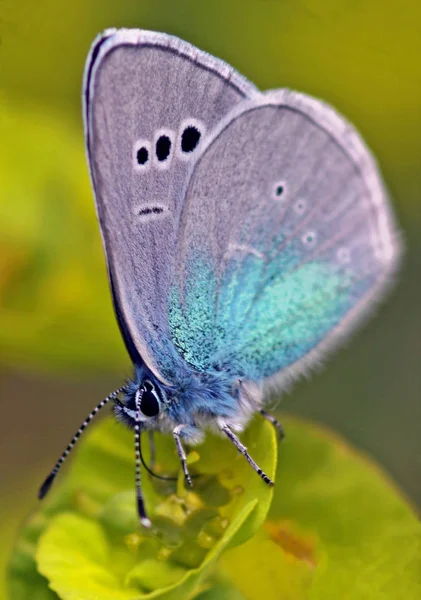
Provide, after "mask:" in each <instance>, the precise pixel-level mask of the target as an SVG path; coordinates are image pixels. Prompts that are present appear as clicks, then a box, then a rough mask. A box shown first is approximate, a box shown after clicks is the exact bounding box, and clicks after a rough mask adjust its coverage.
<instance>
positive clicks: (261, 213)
mask: <svg viewBox="0 0 421 600" xmlns="http://www.w3.org/2000/svg"><path fill="white" fill-rule="evenodd" d="M236 112H237V114H236V116H232V115H231V116H230V119H229V120H227V122H225V123H223V124H221V127H220V129H219V131H218V132H217V133H216V134H215V135H214V137H213V138H212V139H211V140H210V141H209V142H208V145H207V147H206V148H205V149H204V152H203V154H202V155H201V156H200V158H199V159H198V161H197V163H196V165H195V167H194V171H193V173H192V176H191V179H190V180H189V183H188V189H187V192H186V199H185V202H184V206H183V211H182V215H181V226H180V237H179V245H178V248H177V257H178V258H177V260H178V268H177V269H175V271H174V273H175V275H176V278H175V279H174V281H173V285H172V290H173V291H172V295H171V304H170V308H169V313H170V322H171V335H172V339H173V341H174V344H175V346H176V347H177V349H178V350H179V352H180V353H181V354H182V355H183V357H184V358H185V359H186V360H187V361H188V362H189V363H191V364H192V365H193V366H194V367H195V368H197V369H199V370H202V371H206V370H207V369H209V368H212V367H216V368H229V369H232V370H233V371H234V372H236V373H237V374H238V375H240V376H242V377H246V378H250V379H253V380H260V381H265V382H267V383H269V384H270V383H274V384H275V383H282V382H283V381H285V380H289V379H291V378H294V377H295V375H297V374H300V373H302V372H303V371H305V370H306V368H307V367H309V366H311V365H312V364H313V363H314V362H315V361H318V360H320V358H321V356H323V354H324V352H325V351H326V350H329V349H331V348H332V347H333V346H334V345H335V344H336V343H337V342H338V341H339V339H340V338H343V337H344V336H345V335H346V334H347V333H349V332H350V331H351V330H352V329H353V328H354V326H355V325H356V323H358V321H359V320H360V319H361V317H362V316H363V315H365V314H366V313H367V311H368V310H369V309H370V308H371V307H372V305H373V303H374V302H375V301H376V299H378V298H379V297H380V296H381V293H382V291H383V289H384V288H385V285H386V283H387V282H388V281H389V280H390V277H391V274H392V272H393V271H394V269H395V267H396V263H397V258H398V254H399V244H398V239H397V236H396V231H395V224H394V221H393V218H392V215H391V212H390V207H389V202H388V198H387V194H386V192H385V189H384V187H383V185H382V182H381V179H380V176H379V173H378V171H377V168H376V165H375V164H374V161H373V159H372V157H371V155H370V153H369V151H368V150H367V148H366V147H365V145H364V143H363V142H362V140H361V138H360V136H359V135H358V134H357V132H356V131H355V129H354V128H353V127H352V126H351V125H349V124H348V123H347V122H346V121H345V120H344V119H343V118H342V117H340V116H339V115H338V114H337V113H336V112H335V111H333V109H331V108H330V107H328V106H327V105H325V104H323V103H321V102H319V101H317V100H315V99H313V98H310V97H307V96H305V95H302V94H298V93H294V92H289V91H287V90H279V91H275V92H270V93H267V94H265V95H262V98H261V100H260V102H259V103H258V102H255V103H254V104H251V103H250V104H249V105H248V106H247V105H245V104H242V105H240V106H239V107H238V110H237V111H236Z"/></svg>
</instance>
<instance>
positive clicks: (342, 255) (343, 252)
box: [336, 248, 351, 265]
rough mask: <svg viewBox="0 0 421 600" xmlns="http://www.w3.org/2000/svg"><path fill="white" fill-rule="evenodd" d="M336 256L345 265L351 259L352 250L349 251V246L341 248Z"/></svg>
mask: <svg viewBox="0 0 421 600" xmlns="http://www.w3.org/2000/svg"><path fill="white" fill-rule="evenodd" d="M336 256H337V257H338V260H339V262H341V263H342V264H343V265H347V264H349V263H350V261H351V252H350V251H349V248H339V250H338V252H337V253H336Z"/></svg>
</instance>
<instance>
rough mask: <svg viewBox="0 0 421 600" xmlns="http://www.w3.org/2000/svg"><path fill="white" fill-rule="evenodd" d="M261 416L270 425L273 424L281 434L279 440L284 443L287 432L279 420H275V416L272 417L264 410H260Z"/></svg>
mask: <svg viewBox="0 0 421 600" xmlns="http://www.w3.org/2000/svg"><path fill="white" fill-rule="evenodd" d="M260 414H261V415H262V417H263V418H265V419H266V420H267V421H269V423H272V425H273V426H274V427H275V429H276V430H277V432H278V434H279V439H280V440H281V441H282V440H283V439H284V438H285V431H284V428H283V427H282V424H281V423H280V422H279V421H278V419H275V417H274V416H272V415H271V414H270V413H268V412H266V411H265V410H263V409H260Z"/></svg>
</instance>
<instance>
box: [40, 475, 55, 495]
mask: <svg viewBox="0 0 421 600" xmlns="http://www.w3.org/2000/svg"><path fill="white" fill-rule="evenodd" d="M54 478H55V473H51V474H50V475H49V476H48V477H47V479H46V480H45V481H44V483H43V484H42V486H41V487H40V490H39V492H38V499H39V500H42V499H43V498H44V497H45V496H46V495H47V493H48V492H49V490H50V488H51V486H52V485H53V481H54Z"/></svg>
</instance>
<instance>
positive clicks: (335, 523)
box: [221, 418, 421, 600]
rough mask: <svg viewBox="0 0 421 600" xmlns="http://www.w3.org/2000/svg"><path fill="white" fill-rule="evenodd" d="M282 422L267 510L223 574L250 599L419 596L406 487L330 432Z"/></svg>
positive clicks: (419, 537) (416, 535)
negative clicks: (403, 489) (274, 481)
mask: <svg viewBox="0 0 421 600" xmlns="http://www.w3.org/2000/svg"><path fill="white" fill-rule="evenodd" d="M282 422H283V424H284V426H285V429H286V432H287V438H286V440H285V442H284V443H283V444H282V445H281V446H280V448H279V460H278V469H277V486H276V490H275V497H274V501H273V503H272V506H271V510H270V514H269V520H268V521H267V522H266V524H265V526H264V528H263V530H261V531H260V532H259V534H258V535H257V536H255V537H254V538H253V539H252V540H250V541H249V542H247V543H246V544H244V545H243V546H240V547H239V548H236V549H235V550H233V551H232V552H230V553H227V554H226V555H224V556H223V557H222V559H221V566H222V570H223V572H224V574H225V575H226V576H228V577H230V578H231V581H232V582H233V584H234V585H235V586H237V587H238V589H239V590H240V592H242V593H243V594H244V595H245V596H246V597H247V599H248V600H260V599H261V598H265V600H276V599H278V598H279V597H282V598H283V599H284V598H285V599H289V598H291V599H298V598H305V599H306V600H307V599H308V600H319V599H320V600H322V599H323V600H329V599H332V600H337V599H338V598H341V599H342V598H343V599H346V600H354V599H355V600H365V599H367V600H376V599H377V598H379V599H382V600H388V599H393V600H394V599H395V598H405V600H417V599H418V598H420V597H421V524H420V522H419V520H418V519H417V517H416V515H415V514H414V511H413V510H412V508H411V507H410V505H409V504H408V502H407V501H406V500H405V499H404V498H403V497H402V495H401V493H400V492H399V491H398V490H397V489H396V487H395V486H394V485H393V484H392V483H391V482H390V481H389V480H388V478H387V477H386V476H385V475H384V473H382V472H381V470H380V469H379V468H378V467H377V466H375V465H373V463H372V462H371V460H370V459H369V458H368V457H367V456H364V455H363V454H361V453H359V452H357V451H355V450H354V449H352V448H350V447H349V446H348V445H347V444H346V443H345V442H344V441H343V440H341V439H339V438H338V437H336V436H334V435H333V434H332V433H330V432H327V431H326V430H324V429H322V428H320V427H317V426H315V425H314V424H310V423H303V422H300V421H297V420H295V419H291V418H284V419H282ZM281 594H282V595H281Z"/></svg>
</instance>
